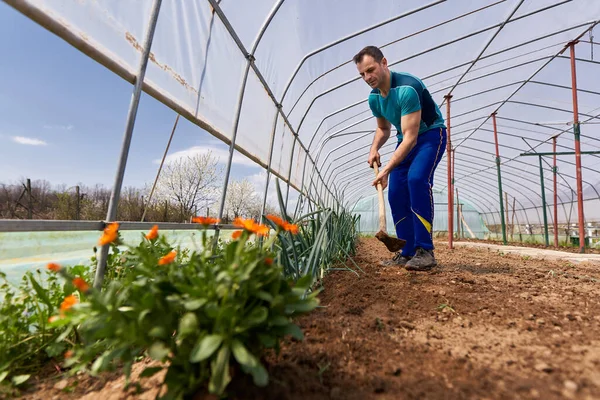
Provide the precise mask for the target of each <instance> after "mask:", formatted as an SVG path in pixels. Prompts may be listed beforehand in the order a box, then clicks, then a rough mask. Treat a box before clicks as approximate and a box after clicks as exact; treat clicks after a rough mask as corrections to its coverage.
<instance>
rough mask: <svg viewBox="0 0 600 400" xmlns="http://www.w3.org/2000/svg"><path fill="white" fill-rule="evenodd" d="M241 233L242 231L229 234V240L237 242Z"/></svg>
mask: <svg viewBox="0 0 600 400" xmlns="http://www.w3.org/2000/svg"><path fill="white" fill-rule="evenodd" d="M242 232H244V231H235V232H233V233H232V234H231V238H232V239H233V240H238V239H239V238H240V236H242Z"/></svg>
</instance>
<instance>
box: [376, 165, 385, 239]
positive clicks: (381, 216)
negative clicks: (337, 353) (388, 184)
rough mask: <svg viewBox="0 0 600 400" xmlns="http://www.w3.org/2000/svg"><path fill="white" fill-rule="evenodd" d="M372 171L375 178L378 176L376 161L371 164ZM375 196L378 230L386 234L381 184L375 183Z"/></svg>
mask: <svg viewBox="0 0 600 400" xmlns="http://www.w3.org/2000/svg"><path fill="white" fill-rule="evenodd" d="M373 169H374V170H375V177H377V175H379V167H378V166H377V161H375V162H373ZM377 194H378V196H377V197H378V199H379V230H380V231H383V232H386V233H387V227H386V222H385V201H384V198H383V187H382V186H381V183H377Z"/></svg>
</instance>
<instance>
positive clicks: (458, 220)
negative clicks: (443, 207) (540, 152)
mask: <svg viewBox="0 0 600 400" xmlns="http://www.w3.org/2000/svg"><path fill="white" fill-rule="evenodd" d="M455 160H456V149H455V148H454V149H452V180H451V183H452V190H451V192H452V195H454V190H455V189H454V172H455V171H456V169H455V168H454V167H455V162H454V161H455ZM452 203H453V204H452V205H453V206H454V201H453V202H452ZM456 204H458V197H456ZM452 212H454V210H452ZM452 222H454V221H452ZM459 225H460V219H458V215H457V217H456V233H457V235H456V237H457V238H458V234H459V232H460V226H459ZM452 233H454V230H453V232H452Z"/></svg>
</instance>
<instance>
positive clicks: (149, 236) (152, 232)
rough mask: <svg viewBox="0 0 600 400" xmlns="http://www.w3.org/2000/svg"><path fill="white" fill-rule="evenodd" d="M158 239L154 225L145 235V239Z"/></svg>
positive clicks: (156, 226)
mask: <svg viewBox="0 0 600 400" xmlns="http://www.w3.org/2000/svg"><path fill="white" fill-rule="evenodd" d="M157 237H158V225H154V226H153V227H152V229H150V231H149V232H148V233H147V234H146V239H148V240H154V239H156V238H157Z"/></svg>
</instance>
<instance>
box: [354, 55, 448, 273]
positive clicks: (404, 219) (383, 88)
mask: <svg viewBox="0 0 600 400" xmlns="http://www.w3.org/2000/svg"><path fill="white" fill-rule="evenodd" d="M354 63H355V64H356V67H357V69H358V72H359V73H360V75H361V77H362V78H363V79H364V81H365V82H367V84H368V85H369V86H370V87H371V88H372V89H373V90H372V91H371V93H370V94H369V107H370V108H371V112H372V113H373V116H374V117H375V118H377V130H376V131H375V137H374V138H373V144H372V146H371V151H370V153H369V159H368V163H369V166H370V167H371V168H373V163H375V162H376V163H377V166H378V167H381V160H380V155H379V149H380V148H381V146H383V144H384V143H385V142H386V141H387V139H388V138H389V137H390V133H391V129H390V128H391V125H394V127H395V128H396V130H397V135H396V136H397V137H398V143H397V145H396V149H395V151H394V153H393V154H392V157H391V158H390V160H389V162H388V163H387V165H386V166H385V167H383V168H381V169H380V170H379V174H378V175H377V177H376V178H375V180H374V181H373V186H376V185H377V184H378V183H381V185H382V187H383V188H384V189H385V188H386V187H387V186H388V182H389V191H388V201H389V204H390V208H391V211H392V218H393V220H394V225H395V227H396V235H397V236H398V238H401V239H404V240H406V246H405V247H404V248H403V249H402V251H401V252H398V253H397V254H396V255H394V257H393V258H392V259H391V260H388V261H385V262H384V263H383V264H384V265H387V266H393V265H398V266H405V267H406V269H407V270H411V271H427V270H430V269H431V268H433V267H434V266H435V265H436V260H435V256H434V254H433V249H434V246H433V236H432V228H433V207H434V205H433V192H432V187H433V175H434V172H435V168H436V167H437V165H438V163H439V162H440V159H441V158H442V155H443V154H444V149H445V147H446V126H445V125H444V118H443V117H442V113H441V112H440V109H439V107H438V106H437V105H436V104H435V102H434V101H433V99H432V98H431V95H430V94H429V91H428V90H427V88H426V87H425V85H424V84H423V82H422V81H421V80H420V79H419V78H417V77H415V76H413V75H410V74H407V73H400V72H394V71H390V70H389V68H388V64H387V60H386V59H385V57H384V56H383V53H382V52H381V50H380V49H379V48H377V47H375V46H367V47H365V48H364V49H362V50H361V51H360V52H359V53H358V54H357V55H356V56H354Z"/></svg>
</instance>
